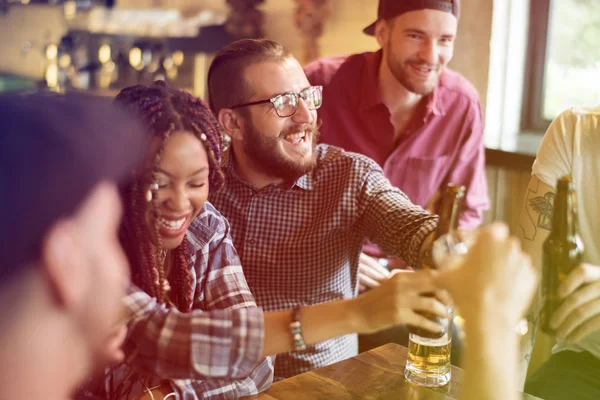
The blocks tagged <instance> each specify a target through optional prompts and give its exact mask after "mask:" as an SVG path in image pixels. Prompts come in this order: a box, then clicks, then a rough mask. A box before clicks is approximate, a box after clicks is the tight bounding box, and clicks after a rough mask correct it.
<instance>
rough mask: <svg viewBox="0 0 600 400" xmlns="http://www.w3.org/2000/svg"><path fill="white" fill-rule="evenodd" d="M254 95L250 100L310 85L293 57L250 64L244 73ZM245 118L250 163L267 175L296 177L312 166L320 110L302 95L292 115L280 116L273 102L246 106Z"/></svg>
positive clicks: (301, 89)
mask: <svg viewBox="0 0 600 400" xmlns="http://www.w3.org/2000/svg"><path fill="white" fill-rule="evenodd" d="M244 76H245V79H246V81H247V82H248V84H249V86H251V87H252V92H253V93H254V95H253V96H252V97H251V98H249V99H248V102H253V101H258V100H264V99H269V98H272V97H274V96H277V95H279V94H282V93H300V92H302V91H303V90H304V89H306V88H308V87H309V86H310V84H309V82H308V79H307V78H306V75H305V74H304V71H303V70H302V67H301V66H300V64H299V63H298V61H296V60H295V59H294V58H287V59H285V60H284V61H281V62H279V61H278V62H264V63H257V64H252V65H250V66H248V67H247V68H246V70H245V73H244ZM243 115H244V116H245V117H244V118H243V120H244V124H243V142H244V143H243V151H244V156H245V157H246V158H247V159H248V161H249V163H248V165H251V166H252V167H254V168H256V169H258V170H259V172H261V173H264V174H266V175H269V176H272V177H277V178H283V179H286V180H295V179H297V178H299V177H300V176H302V175H304V174H305V173H307V172H308V171H310V170H312V169H313V168H314V165H315V153H314V149H315V146H316V144H317V141H318V128H317V111H316V110H310V109H309V108H308V105H307V103H306V101H305V100H303V99H300V100H299V104H298V109H297V110H296V112H295V113H294V114H293V115H292V116H289V117H279V116H278V115H277V113H276V111H275V109H274V107H273V104H271V103H264V104H259V105H254V106H250V107H247V108H246V109H245V110H244V114H243Z"/></svg>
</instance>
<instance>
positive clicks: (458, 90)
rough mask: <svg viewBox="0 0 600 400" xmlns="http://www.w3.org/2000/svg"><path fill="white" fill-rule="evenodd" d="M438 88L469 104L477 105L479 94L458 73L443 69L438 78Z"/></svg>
mask: <svg viewBox="0 0 600 400" xmlns="http://www.w3.org/2000/svg"><path fill="white" fill-rule="evenodd" d="M439 88H440V90H442V91H445V92H447V93H448V94H451V95H454V96H456V97H458V98H460V99H463V100H466V101H468V102H469V103H474V104H476V105H479V93H478V92H477V89H475V86H473V84H472V83H471V82H469V80H467V78H465V77H464V76H462V75H461V74H459V73H458V72H456V71H454V70H451V69H450V68H445V69H444V72H442V75H441V77H440V84H439Z"/></svg>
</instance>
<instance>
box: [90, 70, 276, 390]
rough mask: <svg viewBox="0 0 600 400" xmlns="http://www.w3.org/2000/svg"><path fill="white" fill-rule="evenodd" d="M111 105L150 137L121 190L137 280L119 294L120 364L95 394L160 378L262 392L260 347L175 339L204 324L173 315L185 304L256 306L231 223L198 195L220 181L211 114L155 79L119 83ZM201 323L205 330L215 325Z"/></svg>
mask: <svg viewBox="0 0 600 400" xmlns="http://www.w3.org/2000/svg"><path fill="white" fill-rule="evenodd" d="M116 103H117V104H119V105H122V106H124V107H126V108H128V109H129V110H131V111H132V112H133V113H134V114H136V115H138V116H139V117H141V119H142V120H143V122H145V123H146V126H147V128H148V129H147V132H148V134H149V139H150V141H149V144H148V151H147V157H146V161H145V167H144V168H142V169H141V170H138V171H135V172H134V180H133V182H132V183H131V184H129V185H128V186H126V187H124V188H122V190H121V194H122V200H123V205H124V219H123V223H122V226H121V230H120V240H121V244H122V246H123V248H124V249H125V253H126V255H127V258H128V260H129V263H130V266H131V277H132V282H133V284H134V285H135V289H132V290H131V293H130V296H128V297H127V299H126V304H127V306H128V314H129V315H130V316H131V321H130V322H129V332H130V334H129V337H128V339H127V341H126V343H125V346H124V350H125V353H126V355H127V361H126V362H125V363H124V364H122V365H118V366H116V367H114V368H112V369H111V370H110V373H108V374H107V375H106V380H105V382H104V384H103V385H101V386H102V391H98V390H96V389H94V390H93V392H96V394H97V395H99V396H101V397H104V398H118V399H121V398H135V397H137V396H138V395H140V394H142V392H143V391H144V390H146V388H151V387H153V386H156V385H158V384H163V383H164V382H163V381H168V380H170V381H169V382H168V386H170V387H171V389H172V390H174V391H175V392H177V393H178V394H179V395H181V396H183V398H185V399H196V398H205V397H210V398H214V397H216V398H231V397H235V398H237V397H240V396H243V395H250V394H255V393H258V392H259V391H261V390H264V389H266V388H267V387H268V386H269V385H270V383H271V381H272V362H271V361H270V360H264V361H263V362H262V363H260V364H259V360H260V348H255V349H249V353H252V352H258V354H243V353H236V355H235V356H233V355H231V354H229V353H231V352H220V350H219V348H220V346H221V344H220V343H218V342H215V343H212V342H211V341H210V340H202V339H201V340H198V341H196V343H191V342H190V343H180V339H179V337H178V335H181V334H184V333H188V336H189V334H190V333H192V332H191V331H190V329H192V327H191V326H190V325H189V324H190V323H199V324H202V323H203V320H202V319H201V318H197V319H196V320H194V322H192V320H190V319H189V318H187V319H186V318H184V319H182V320H181V321H176V320H175V319H173V318H176V316H178V315H185V314H187V315H188V316H191V314H190V312H191V311H192V310H199V311H209V310H218V311H220V312H221V313H222V315H223V316H227V314H228V313H227V312H226V311H223V310H227V311H229V310H235V309H249V308H256V304H255V302H254V299H253V297H252V295H251V293H250V290H249V289H248V286H247V284H246V280H245V278H244V275H243V273H242V270H241V267H240V264H239V261H238V257H237V254H236V253H235V250H234V248H233V245H232V242H231V239H230V236H229V225H228V224H227V222H226V221H225V220H224V218H222V217H221V215H220V214H219V213H218V212H217V211H216V210H215V209H214V208H213V207H212V205H210V203H208V202H207V201H206V200H207V197H208V194H209V192H210V191H212V190H218V189H219V188H220V187H221V186H222V184H223V175H222V172H221V168H220V162H221V148H220V147H221V136H220V133H219V129H218V125H217V122H216V120H215V119H214V118H213V116H212V114H211V112H210V110H209V109H208V107H207V106H206V105H205V104H204V103H203V102H202V101H200V100H199V99H197V98H194V97H193V96H191V95H190V94H188V93H186V92H183V91H180V90H176V89H173V88H169V87H167V85H166V84H165V83H164V82H162V81H157V82H156V83H154V84H153V85H150V86H143V85H137V86H133V87H129V88H126V89H123V90H122V91H121V93H119V95H118V96H117V98H116ZM253 311H254V312H256V311H257V310H253ZM247 313H249V314H252V311H248V312H247ZM202 315H203V314H200V316H202ZM246 315H247V314H244V316H246ZM157 316H158V317H157ZM242 318H243V317H242ZM222 319H223V318H221V320H222ZM217 320H218V318H217ZM174 321H175V322H174ZM173 324H174V325H173ZM249 327H251V325H249ZM204 329H206V333H209V331H210V329H214V328H211V327H210V326H207V327H206V328H204ZM193 332H194V333H201V331H200V330H198V329H196V330H194V331H193ZM202 332H204V331H202ZM224 333H225V332H224ZM210 334H213V332H210ZM217 334H219V332H217ZM217 339H218V337H217V338H215V340H217ZM199 345H201V346H203V350H204V349H206V350H207V351H206V352H204V353H203V354H197V355H196V356H194V355H193V354H192V353H193V352H196V353H198V350H197V349H194V346H199ZM257 347H259V346H257ZM209 350H210V351H209ZM232 356H233V357H234V358H233V359H231V358H230V357H232ZM195 357H197V358H195ZM245 357H250V358H251V359H252V360H253V361H252V367H254V366H256V365H258V366H257V367H256V368H255V369H254V370H252V369H248V368H247V367H246V368H242V367H245V366H244V363H245V362H247V361H246V359H245ZM215 358H216V359H215ZM203 365H210V366H211V368H210V369H204V368H202V366H203ZM220 366H222V368H221V369H219V368H218V367H220ZM238 369H242V373H240V372H238V371H237V370H238ZM250 372H251V373H250ZM206 377H211V378H234V379H235V378H238V379H239V380H238V381H236V380H230V381H226V382H223V381H219V380H206V379H204V378H206ZM173 378H196V379H193V380H190V379H182V380H172V379H173ZM209 394H210V395H209Z"/></svg>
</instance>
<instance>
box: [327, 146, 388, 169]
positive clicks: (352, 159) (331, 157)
mask: <svg viewBox="0 0 600 400" xmlns="http://www.w3.org/2000/svg"><path fill="white" fill-rule="evenodd" d="M316 158H317V167H316V170H317V171H319V172H323V171H336V172H342V173H343V172H347V173H354V174H355V173H367V172H369V171H372V170H374V169H375V170H381V168H380V167H379V165H378V164H377V163H376V162H375V161H374V160H372V159H371V158H369V157H367V156H365V155H363V154H358V153H353V152H350V151H346V150H344V149H342V148H341V147H336V146H330V145H328V144H319V145H318V146H317V148H316Z"/></svg>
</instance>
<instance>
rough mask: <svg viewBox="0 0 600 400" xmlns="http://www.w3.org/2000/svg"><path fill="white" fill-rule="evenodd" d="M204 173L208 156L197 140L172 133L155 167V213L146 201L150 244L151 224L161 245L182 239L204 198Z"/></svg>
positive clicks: (206, 183)
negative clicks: (156, 228)
mask: <svg viewBox="0 0 600 400" xmlns="http://www.w3.org/2000/svg"><path fill="white" fill-rule="evenodd" d="M208 177H209V163H208V157H207V154H206V150H205V149H204V146H203V145H202V143H201V142H200V140H198V138H196V136H194V135H193V134H191V133H187V132H175V133H173V134H172V135H171V136H170V137H169V139H168V141H167V143H166V144H165V148H164V150H163V152H162V154H161V157H160V162H159V164H158V167H157V169H156V179H157V180H156V182H155V183H156V184H158V190H157V197H156V199H155V203H156V205H157V207H158V216H155V215H154V212H153V208H152V204H153V203H151V202H149V203H146V204H147V206H146V223H147V224H148V227H149V231H150V237H151V240H152V242H153V243H154V245H157V244H158V243H159V240H157V237H156V230H155V228H154V227H155V226H157V227H158V235H159V236H160V243H161V248H162V249H165V250H173V249H175V248H176V247H178V246H179V245H180V244H181V242H183V239H184V237H185V232H186V231H187V229H188V227H189V226H190V223H191V222H192V220H193V219H194V218H196V217H197V216H198V214H200V211H202V207H204V203H205V202H206V200H207V198H208V193H209V179H208Z"/></svg>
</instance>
